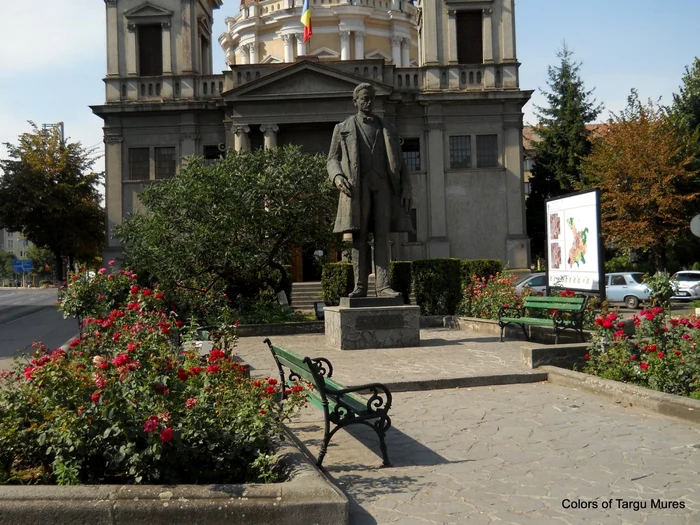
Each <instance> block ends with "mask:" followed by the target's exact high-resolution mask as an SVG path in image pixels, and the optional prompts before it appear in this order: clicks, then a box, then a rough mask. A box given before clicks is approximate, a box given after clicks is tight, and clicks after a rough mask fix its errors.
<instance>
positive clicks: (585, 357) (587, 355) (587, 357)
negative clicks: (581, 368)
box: [583, 354, 591, 360]
mask: <svg viewBox="0 0 700 525" xmlns="http://www.w3.org/2000/svg"><path fill="white" fill-rule="evenodd" d="M583 358H584V359H586V360H588V359H590V358H591V354H585V355H584V356H583Z"/></svg>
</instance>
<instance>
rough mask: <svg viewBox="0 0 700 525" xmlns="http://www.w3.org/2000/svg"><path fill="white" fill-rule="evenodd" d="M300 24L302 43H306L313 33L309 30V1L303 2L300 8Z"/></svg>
mask: <svg viewBox="0 0 700 525" xmlns="http://www.w3.org/2000/svg"><path fill="white" fill-rule="evenodd" d="M301 23H302V24H304V42H306V41H307V40H308V39H309V38H311V35H313V34H314V33H313V31H312V30H311V8H310V7H309V0H304V7H302V8H301Z"/></svg>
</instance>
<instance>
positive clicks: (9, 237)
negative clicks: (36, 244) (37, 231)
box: [7, 232, 15, 239]
mask: <svg viewBox="0 0 700 525" xmlns="http://www.w3.org/2000/svg"><path fill="white" fill-rule="evenodd" d="M14 236H15V232H7V238H8V239H12V238H13V237H14Z"/></svg>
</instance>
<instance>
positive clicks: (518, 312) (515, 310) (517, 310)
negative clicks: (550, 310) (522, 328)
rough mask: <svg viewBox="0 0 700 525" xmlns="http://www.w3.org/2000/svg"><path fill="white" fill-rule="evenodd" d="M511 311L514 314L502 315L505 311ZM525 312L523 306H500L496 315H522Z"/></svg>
mask: <svg viewBox="0 0 700 525" xmlns="http://www.w3.org/2000/svg"><path fill="white" fill-rule="evenodd" d="M511 312H512V313H513V314H514V315H508V316H506V315H504V314H506V313H511ZM524 313H525V308H517V307H515V306H501V307H500V308H499V309H498V317H499V318H501V317H522V316H523V314H524Z"/></svg>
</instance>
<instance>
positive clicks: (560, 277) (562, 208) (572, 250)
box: [547, 190, 603, 291]
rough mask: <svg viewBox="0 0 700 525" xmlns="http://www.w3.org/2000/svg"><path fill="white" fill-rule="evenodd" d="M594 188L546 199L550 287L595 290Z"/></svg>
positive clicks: (596, 211)
mask: <svg viewBox="0 0 700 525" xmlns="http://www.w3.org/2000/svg"><path fill="white" fill-rule="evenodd" d="M598 202H599V200H598V192H597V191H596V190H594V191H588V192H584V193H577V194H574V195H571V196H569V197H562V198H559V199H554V200H550V201H547V259H548V260H547V266H548V282H549V286H550V287H555V286H556V287H564V288H568V289H573V290H588V291H595V290H598V288H599V286H600V282H601V279H602V277H603V276H602V275H600V265H599V255H601V254H600V253H599V246H598V224H599V206H598Z"/></svg>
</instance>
